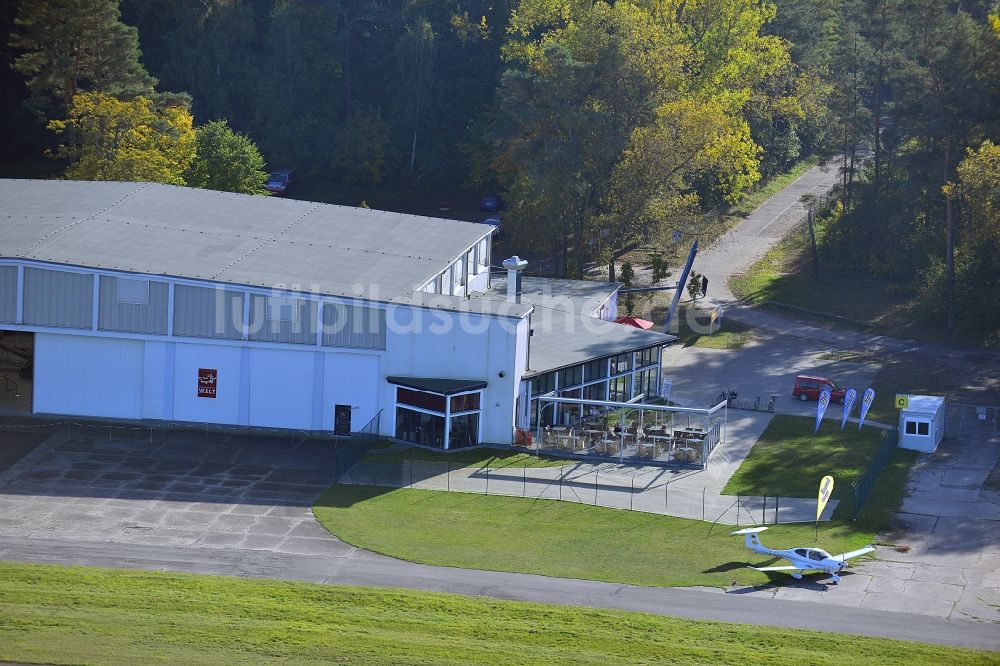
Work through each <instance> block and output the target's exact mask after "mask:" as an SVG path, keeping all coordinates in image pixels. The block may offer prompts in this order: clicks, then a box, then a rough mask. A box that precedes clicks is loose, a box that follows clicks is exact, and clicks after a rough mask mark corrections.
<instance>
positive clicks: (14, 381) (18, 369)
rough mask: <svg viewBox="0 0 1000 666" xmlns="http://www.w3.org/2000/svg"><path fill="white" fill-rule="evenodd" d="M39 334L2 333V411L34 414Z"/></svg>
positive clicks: (0, 404) (0, 380)
mask: <svg viewBox="0 0 1000 666" xmlns="http://www.w3.org/2000/svg"><path fill="white" fill-rule="evenodd" d="M34 367H35V334H34V333H30V332H26V331H3V330H0V410H3V411H6V412H16V413H23V414H30V413H31V407H32V396H33V393H34V390H33V389H34V383H33V381H32V380H33V373H34Z"/></svg>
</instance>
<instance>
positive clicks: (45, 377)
mask: <svg viewBox="0 0 1000 666" xmlns="http://www.w3.org/2000/svg"><path fill="white" fill-rule="evenodd" d="M142 366H143V343H142V342H141V341H138V340H126V339H115V338H92V337H81V336H72V335H56V334H47V333H36V334H35V366H34V401H33V406H34V407H33V408H34V411H35V412H39V413H47V414H73V415H80V416H103V417H110V418H123V419H138V418H141V416H142V404H143V381H142Z"/></svg>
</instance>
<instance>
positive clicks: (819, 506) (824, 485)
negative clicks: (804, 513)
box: [816, 476, 833, 522]
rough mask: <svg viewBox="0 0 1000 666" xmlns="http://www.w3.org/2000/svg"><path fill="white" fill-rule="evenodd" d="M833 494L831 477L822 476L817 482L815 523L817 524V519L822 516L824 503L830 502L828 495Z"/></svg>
mask: <svg viewBox="0 0 1000 666" xmlns="http://www.w3.org/2000/svg"><path fill="white" fill-rule="evenodd" d="M832 494H833V477H832V476H824V477H823V479H822V481H820V482H819V497H817V498H816V522H819V517H820V516H821V515H822V514H823V509H825V508H826V503H827V502H829V501H830V495H832Z"/></svg>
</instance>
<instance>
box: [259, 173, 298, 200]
mask: <svg viewBox="0 0 1000 666" xmlns="http://www.w3.org/2000/svg"><path fill="white" fill-rule="evenodd" d="M294 185H295V169H278V170H277V171H272V172H271V173H269V174H268V175H267V181H266V182H265V183H264V189H265V190H267V191H268V192H270V193H271V194H287V193H288V191H289V190H291V189H292V187H293V186H294Z"/></svg>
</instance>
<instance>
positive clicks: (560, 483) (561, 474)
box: [559, 467, 563, 499]
mask: <svg viewBox="0 0 1000 666" xmlns="http://www.w3.org/2000/svg"><path fill="white" fill-rule="evenodd" d="M562 478H563V468H562V467H560V468H559V499H562Z"/></svg>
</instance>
